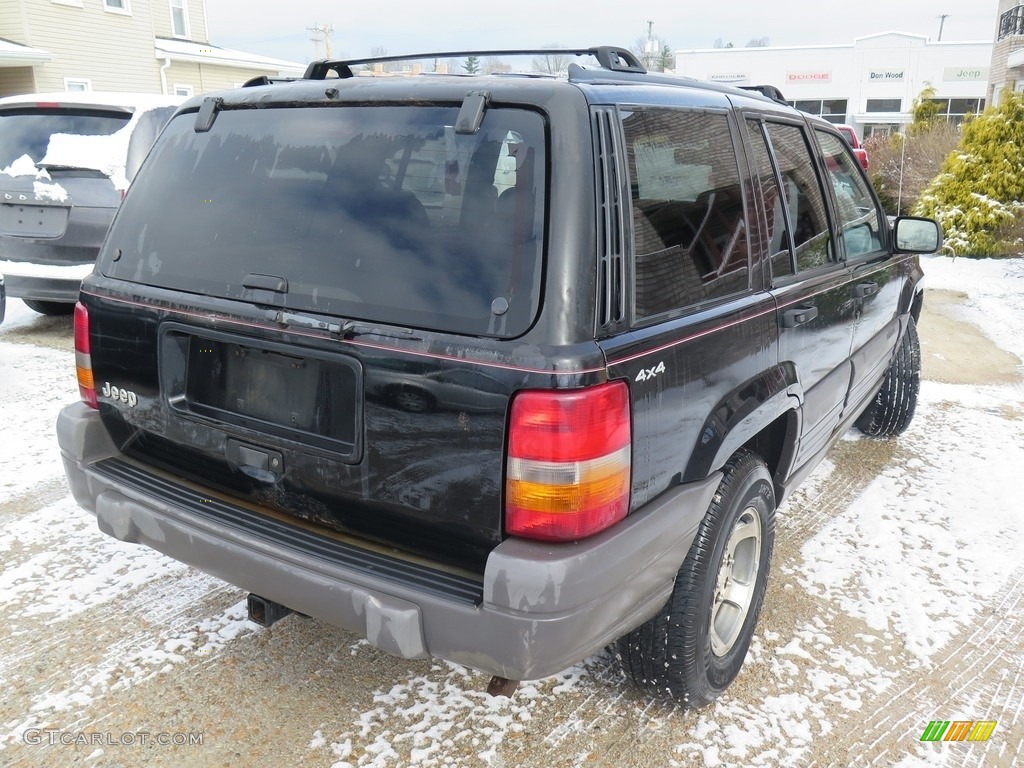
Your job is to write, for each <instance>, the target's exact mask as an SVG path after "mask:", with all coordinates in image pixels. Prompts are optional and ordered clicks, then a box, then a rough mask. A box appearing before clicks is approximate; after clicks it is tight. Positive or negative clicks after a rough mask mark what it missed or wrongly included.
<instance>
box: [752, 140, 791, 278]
mask: <svg viewBox="0 0 1024 768" xmlns="http://www.w3.org/2000/svg"><path fill="white" fill-rule="evenodd" d="M746 124H747V134H748V136H749V137H750V146H751V148H752V154H751V165H752V166H753V167H752V169H751V170H752V171H753V174H754V177H755V178H756V179H757V182H758V183H759V184H760V187H761V199H762V200H763V201H764V214H765V221H766V226H767V231H766V232H765V235H764V239H765V240H766V241H767V242H766V243H764V247H765V251H766V252H767V253H768V257H769V259H770V260H771V263H772V275H773V276H775V277H784V276H785V275H792V274H793V272H794V269H793V251H792V250H791V248H792V246H791V244H790V242H789V224H788V222H789V219H788V218H787V214H786V205H785V202H784V201H783V198H782V195H781V194H779V181H778V179H777V178H776V176H775V168H774V167H773V166H772V158H771V154H770V153H769V151H768V138H767V137H766V136H765V135H764V129H763V128H762V125H761V123H760V122H759V121H757V120H747V121H746Z"/></svg>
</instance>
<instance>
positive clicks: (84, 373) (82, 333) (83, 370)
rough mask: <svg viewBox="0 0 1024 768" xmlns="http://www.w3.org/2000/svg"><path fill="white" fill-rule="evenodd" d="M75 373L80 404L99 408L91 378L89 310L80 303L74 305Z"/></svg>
mask: <svg viewBox="0 0 1024 768" xmlns="http://www.w3.org/2000/svg"><path fill="white" fill-rule="evenodd" d="M75 373H76V374H77V376H78V393H79V394H80V395H81V396H82V402H83V403H85V404H86V405H88V406H91V407H92V408H99V407H100V406H99V403H98V402H97V401H96V382H95V381H94V380H93V378H92V353H91V352H90V350H89V310H88V309H86V308H85V305H84V304H82V303H81V302H78V303H77V304H75Z"/></svg>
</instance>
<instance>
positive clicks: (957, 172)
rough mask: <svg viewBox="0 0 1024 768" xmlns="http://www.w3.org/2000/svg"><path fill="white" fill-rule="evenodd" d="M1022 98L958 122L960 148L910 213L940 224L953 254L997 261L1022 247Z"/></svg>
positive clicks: (1010, 97)
mask: <svg viewBox="0 0 1024 768" xmlns="http://www.w3.org/2000/svg"><path fill="white" fill-rule="evenodd" d="M1022 201H1024V94H1021V93H1013V92H1010V91H1006V92H1004V93H1003V97H1002V102H1001V103H1000V104H999V105H998V106H995V107H988V108H987V109H985V111H984V112H982V113H981V114H980V115H979V116H977V117H975V118H973V119H971V120H968V121H967V122H965V123H964V126H963V133H962V137H961V139H960V145H959V146H958V147H957V148H956V149H955V150H954V151H953V152H951V153H950V154H949V155H948V156H947V157H946V159H945V160H944V161H943V163H942V169H941V171H940V173H939V175H938V176H936V177H935V179H934V180H933V181H932V183H931V184H929V185H928V188H927V189H926V190H925V191H924V194H923V195H922V196H921V199H920V200H919V201H918V204H917V207H916V208H915V213H917V214H918V215H922V216H932V217H934V218H936V219H937V220H938V221H939V223H940V224H941V225H942V229H943V231H944V232H945V236H946V244H947V246H948V247H949V248H950V249H952V251H953V253H954V254H962V255H971V256H1001V255H1006V254H1008V253H1019V252H1020V251H1021V249H1022V245H1024V240H1022V236H1024V225H1022V221H1024V202H1022Z"/></svg>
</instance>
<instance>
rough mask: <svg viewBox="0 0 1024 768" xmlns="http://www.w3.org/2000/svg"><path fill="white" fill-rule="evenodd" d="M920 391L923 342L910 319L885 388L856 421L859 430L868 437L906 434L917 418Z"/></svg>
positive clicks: (884, 382) (890, 367) (888, 372)
mask: <svg viewBox="0 0 1024 768" xmlns="http://www.w3.org/2000/svg"><path fill="white" fill-rule="evenodd" d="M920 390H921V343H920V341H918V338H917V324H916V323H915V322H914V318H912V317H911V318H910V320H909V321H908V324H907V332H906V333H905V334H903V340H902V341H901V342H900V348H899V349H898V350H897V351H896V357H895V358H894V359H893V361H892V364H891V365H890V366H889V370H888V371H886V374H885V381H883V382H882V388H881V389H879V390H878V394H876V395H875V397H874V399H873V400H872V401H871V405H869V406H868V407H867V410H866V411H864V413H862V414H861V415H860V417H859V418H858V419H857V421H856V427H857V429H859V430H860V431H861V432H863V433H864V434H865V435H868V436H869V437H891V436H893V435H900V434H903V432H905V431H906V429H907V427H909V426H910V421H911V419H913V418H914V411H915V410H916V409H917V395H918V393H919V392H920Z"/></svg>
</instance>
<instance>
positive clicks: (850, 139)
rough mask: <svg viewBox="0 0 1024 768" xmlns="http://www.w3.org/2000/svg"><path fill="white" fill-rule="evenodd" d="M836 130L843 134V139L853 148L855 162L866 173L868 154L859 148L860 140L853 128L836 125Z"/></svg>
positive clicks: (861, 147)
mask: <svg viewBox="0 0 1024 768" xmlns="http://www.w3.org/2000/svg"><path fill="white" fill-rule="evenodd" d="M836 128H838V129H839V132H840V133H841V134H843V138H845V139H846V141H847V143H848V144H849V145H850V146H851V147H852V148H853V155H854V157H856V158H857V162H858V163H860V167H861V168H863V169H864V170H865V171H866V170H867V169H868V152H867V150H866V149H864V147H863V146H861V143H860V139H858V138H857V132H856V131H855V130H853V126H851V125H837V126H836Z"/></svg>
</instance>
